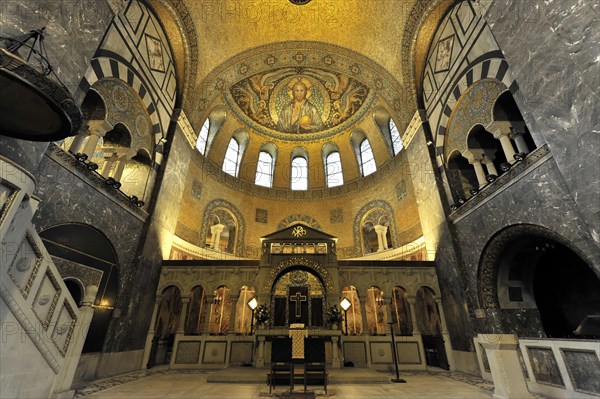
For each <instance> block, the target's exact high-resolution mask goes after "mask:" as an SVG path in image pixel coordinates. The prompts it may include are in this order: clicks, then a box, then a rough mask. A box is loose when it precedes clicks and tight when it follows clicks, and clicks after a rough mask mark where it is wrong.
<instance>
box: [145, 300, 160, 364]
mask: <svg viewBox="0 0 600 399" xmlns="http://www.w3.org/2000/svg"><path fill="white" fill-rule="evenodd" d="M161 301H162V295H157V296H156V300H155V301H154V310H153V311H152V318H151V319H150V327H149V328H148V335H147V336H146V345H145V346H144V356H143V357H142V364H141V367H142V368H146V365H147V364H148V361H149V360H150V352H151V351H152V341H153V340H154V335H155V333H156V332H155V329H156V317H157V315H158V308H159V307H160V302H161Z"/></svg>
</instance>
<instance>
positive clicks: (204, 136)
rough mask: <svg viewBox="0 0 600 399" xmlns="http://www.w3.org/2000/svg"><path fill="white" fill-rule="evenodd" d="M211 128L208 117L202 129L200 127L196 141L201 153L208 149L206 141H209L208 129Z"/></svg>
mask: <svg viewBox="0 0 600 399" xmlns="http://www.w3.org/2000/svg"><path fill="white" fill-rule="evenodd" d="M209 130H210V120H209V119H208V118H206V120H205V121H204V124H203V125H202V129H200V134H199V135H198V141H196V148H197V149H198V151H200V154H202V155H204V152H205V151H206V143H207V142H208V131H209Z"/></svg>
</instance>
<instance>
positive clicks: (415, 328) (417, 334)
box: [406, 296, 427, 366]
mask: <svg viewBox="0 0 600 399" xmlns="http://www.w3.org/2000/svg"><path fill="white" fill-rule="evenodd" d="M406 301H407V302H408V304H409V306H410V316H411V320H412V327H413V333H412V335H413V337H415V338H416V339H417V342H419V354H420V355H421V359H422V362H423V365H424V366H427V361H426V359H427V358H426V357H425V347H424V346H423V334H421V330H420V329H419V323H417V312H416V307H415V304H416V302H417V298H416V297H414V296H409V297H406Z"/></svg>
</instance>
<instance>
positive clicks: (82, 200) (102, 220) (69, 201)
mask: <svg viewBox="0 0 600 399" xmlns="http://www.w3.org/2000/svg"><path fill="white" fill-rule="evenodd" d="M35 177H36V180H37V181H38V184H37V187H36V195H37V196H38V197H40V199H41V205H40V207H39V209H38V211H37V213H36V214H35V215H34V218H33V223H34V224H35V225H36V228H37V230H38V231H41V230H44V229H46V228H49V227H52V226H56V225H59V224H62V223H83V224H87V225H90V226H92V227H94V228H96V229H98V230H99V231H101V232H102V233H103V234H104V235H106V237H107V239H108V240H109V241H110V242H111V244H112V245H113V247H114V249H115V252H116V254H117V259H118V261H119V266H118V270H119V290H118V298H117V302H116V303H117V307H118V308H119V309H123V310H126V311H123V312H122V315H123V317H121V318H120V319H113V320H112V323H111V325H110V326H109V330H108V333H107V342H110V341H114V340H117V341H118V342H121V343H122V344H123V342H128V341H129V340H131V337H129V336H128V335H129V334H128V333H127V332H126V331H127V329H129V328H131V326H132V325H136V324H137V318H138V315H137V309H135V308H133V309H132V308H131V301H132V298H135V296H137V295H151V294H147V293H146V292H145V291H141V292H139V291H136V290H133V289H132V288H131V287H133V286H134V285H133V280H134V279H135V277H136V274H137V272H138V270H137V267H136V259H135V248H137V246H138V244H139V241H140V237H141V236H142V228H143V225H144V221H143V218H141V217H140V216H138V215H136V214H133V213H131V211H129V210H127V209H126V208H124V207H123V206H122V205H120V204H118V203H116V202H115V201H114V200H113V199H111V197H109V196H107V195H105V194H104V193H102V192H101V191H100V189H99V188H96V187H94V186H93V185H91V184H90V183H89V182H88V181H86V180H85V179H84V178H82V177H80V176H79V175H77V174H75V173H73V170H70V169H69V168H68V165H64V164H59V163H57V162H56V161H55V160H53V159H52V158H50V157H49V156H44V158H43V160H42V162H41V164H40V167H39V168H38V170H37V173H36V176H35ZM153 292H154V291H152V293H153ZM129 310H130V311H129ZM146 333H147V326H146V330H145V331H144V333H143V335H141V336H140V337H139V339H140V340H142V341H143V339H144V338H145V334H146ZM116 337H118V338H116ZM141 347H143V344H141V345H140V348H141Z"/></svg>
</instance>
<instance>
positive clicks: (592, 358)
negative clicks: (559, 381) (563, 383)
mask: <svg viewBox="0 0 600 399" xmlns="http://www.w3.org/2000/svg"><path fill="white" fill-rule="evenodd" d="M562 356H563V359H564V361H565V365H566V366H567V371H568V373H569V377H570V378H571V382H572V383H573V387H574V388H575V390H576V391H580V392H585V393H589V394H591V395H599V394H600V360H599V359H598V353H597V352H592V351H586V350H577V349H562Z"/></svg>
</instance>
